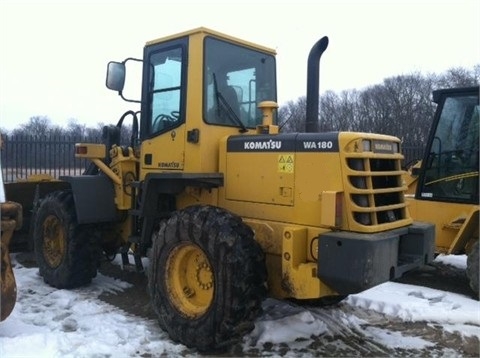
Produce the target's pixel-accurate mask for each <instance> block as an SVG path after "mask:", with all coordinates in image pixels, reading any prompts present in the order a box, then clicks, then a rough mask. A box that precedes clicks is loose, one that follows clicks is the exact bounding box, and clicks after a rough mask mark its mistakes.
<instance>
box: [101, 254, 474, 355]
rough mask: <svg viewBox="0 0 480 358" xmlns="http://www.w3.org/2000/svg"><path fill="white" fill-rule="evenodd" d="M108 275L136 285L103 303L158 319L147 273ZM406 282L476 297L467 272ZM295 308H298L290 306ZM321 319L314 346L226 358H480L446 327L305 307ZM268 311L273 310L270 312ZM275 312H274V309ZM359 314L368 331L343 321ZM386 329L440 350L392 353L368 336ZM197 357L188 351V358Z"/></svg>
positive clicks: (436, 273)
mask: <svg viewBox="0 0 480 358" xmlns="http://www.w3.org/2000/svg"><path fill="white" fill-rule="evenodd" d="M100 272H101V273H102V274H104V275H107V276H111V277H115V278H118V279H121V280H124V281H127V282H130V283H132V284H133V286H132V288H130V289H127V290H125V291H124V292H121V293H118V294H107V293H106V294H103V295H102V296H101V297H100V298H101V299H102V300H103V301H105V302H108V303H110V304H112V305H115V306H117V307H119V308H121V309H122V310H125V311H126V312H129V313H131V314H134V315H138V316H141V317H144V318H147V319H156V317H155V313H154V311H153V309H152V307H151V305H150V301H149V297H148V293H147V278H146V276H145V275H144V274H142V273H137V272H134V271H128V270H122V269H121V268H120V266H118V265H114V264H110V263H104V264H103V265H102V267H101V269H100ZM399 282H401V283H407V284H413V285H421V286H427V287H431V288H435V289H439V290H444V291H450V292H455V293H460V294H463V295H467V296H472V294H471V291H470V288H469V286H468V282H467V278H466V277H465V272H464V271H463V270H460V269H458V268H454V267H452V266H447V265H443V264H434V265H433V266H430V267H428V268H426V269H425V270H423V271H420V272H415V273H410V274H408V275H406V276H404V277H403V278H402V279H401V280H399ZM286 304H289V305H296V303H293V302H287V303H286ZM301 308H307V309H308V310H309V311H310V312H311V313H312V314H313V315H314V316H315V317H318V318H319V319H321V320H322V321H323V322H324V323H326V324H327V327H328V332H327V333H325V334H322V335H320V336H317V337H315V336H313V337H311V338H310V340H308V341H303V342H295V343H298V345H297V344H295V346H293V345H292V344H290V345H288V344H265V345H264V346H263V347H262V349H259V348H258V347H250V346H248V344H237V345H236V346H234V347H231V349H230V351H229V352H228V353H227V354H224V356H249V357H259V356H272V355H273V356H288V357H292V356H296V357H298V356H328V357H351V356H362V357H391V356H402V357H419V356H425V357H427V356H428V357H435V356H436V357H479V356H480V352H479V340H478V338H476V337H464V336H462V335H461V334H459V333H458V332H456V333H449V332H447V331H445V330H444V329H443V328H442V326H441V325H436V324H432V323H427V322H405V321H402V320H401V319H398V318H395V317H389V316H385V315H383V314H380V313H378V312H374V311H369V310H363V309H359V308H354V307H351V306H349V305H346V304H342V303H340V304H335V305H331V306H327V307H316V306H311V305H310V306H302V307H299V309H301ZM266 309H267V311H268V309H269V308H268V307H267V308H266ZM273 309H274V308H273V307H272V310H273ZM270 315H271V312H270ZM346 315H354V316H356V317H358V318H359V319H362V320H364V321H366V322H368V324H367V325H366V326H365V327H362V330H358V329H356V328H352V327H349V326H348V325H344V324H342V323H341V322H342V318H344V317H346ZM260 319H261V318H260ZM372 327H373V329H381V330H386V331H392V332H400V333H401V334H402V335H405V336H410V337H421V338H423V339H425V340H426V341H429V342H433V343H435V346H434V347H428V348H423V349H402V348H395V349H392V348H389V347H385V346H383V345H382V344H380V343H378V342H376V341H375V340H373V339H372V338H369V337H367V336H366V335H365V334H364V331H363V329H364V328H365V329H369V328H372ZM190 354H194V355H195V354H196V353H195V352H194V351H193V350H189V349H187V348H186V349H185V356H188V355H190Z"/></svg>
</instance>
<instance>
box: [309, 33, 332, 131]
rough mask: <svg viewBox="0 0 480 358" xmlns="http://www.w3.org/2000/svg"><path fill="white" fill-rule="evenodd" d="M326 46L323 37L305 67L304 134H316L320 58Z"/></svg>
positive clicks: (326, 39) (312, 50)
mask: <svg viewBox="0 0 480 358" xmlns="http://www.w3.org/2000/svg"><path fill="white" fill-rule="evenodd" d="M327 46H328V37H327V36H324V37H322V38H321V39H320V40H318V41H317V43H316V44H315V45H313V47H312V49H311V50H310V54H309V55H308V65H307V118H306V122H305V132H318V97H319V96H320V93H319V89H320V86H319V83H320V57H322V54H323V53H324V52H325V50H326V49H327Z"/></svg>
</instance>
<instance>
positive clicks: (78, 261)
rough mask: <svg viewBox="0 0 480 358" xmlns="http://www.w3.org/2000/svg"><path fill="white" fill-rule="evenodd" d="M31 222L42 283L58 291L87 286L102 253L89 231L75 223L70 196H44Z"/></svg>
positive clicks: (65, 194)
mask: <svg viewBox="0 0 480 358" xmlns="http://www.w3.org/2000/svg"><path fill="white" fill-rule="evenodd" d="M34 220H35V221H34V229H33V241H34V246H35V257H36V259H37V264H38V267H39V270H40V275H41V276H43V279H44V281H45V282H46V283H48V284H49V285H51V286H53V287H57V288H75V287H79V286H82V285H85V284H88V283H90V282H91V280H92V278H93V277H95V276H96V274H97V267H98V262H99V253H100V252H101V251H100V246H99V242H98V238H96V236H95V235H94V232H93V230H92V228H91V227H88V226H85V225H78V224H77V220H76V213H75V206H74V202H73V195H72V193H71V192H70V191H57V192H53V193H51V194H49V195H48V196H46V197H45V199H44V200H42V202H41V204H40V206H39V208H38V210H37V212H36V214H35V219H34Z"/></svg>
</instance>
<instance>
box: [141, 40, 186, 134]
mask: <svg viewBox="0 0 480 358" xmlns="http://www.w3.org/2000/svg"><path fill="white" fill-rule="evenodd" d="M181 84H182V49H181V48H180V47H178V48H173V49H167V50H163V51H159V52H156V53H154V54H153V55H152V56H151V57H150V83H149V93H150V96H151V108H150V116H149V117H150V118H149V126H150V133H158V132H162V131H164V130H168V129H171V128H173V127H176V126H177V125H179V124H180V100H181V93H180V90H181Z"/></svg>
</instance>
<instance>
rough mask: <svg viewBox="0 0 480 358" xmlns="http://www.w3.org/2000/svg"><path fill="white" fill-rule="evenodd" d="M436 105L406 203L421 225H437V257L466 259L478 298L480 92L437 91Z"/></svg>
mask: <svg viewBox="0 0 480 358" xmlns="http://www.w3.org/2000/svg"><path fill="white" fill-rule="evenodd" d="M433 100H434V102H435V103H437V109H436V112H435V116H434V120H433V123H432V126H431V132H430V136H429V139H428V142H427V146H426V149H425V154H424V157H423V159H422V160H421V161H419V162H418V163H417V164H416V165H414V166H413V167H412V168H411V169H410V170H409V173H408V175H407V176H406V177H405V178H406V183H407V184H408V194H407V195H406V197H407V202H408V204H409V210H410V214H411V215H412V217H413V218H415V219H416V220H425V221H428V222H432V223H434V224H435V226H436V240H435V242H436V252H437V253H442V254H467V255H468V256H467V270H466V273H467V276H468V280H469V283H470V287H471V288H472V290H473V292H474V294H475V295H476V296H477V297H478V294H479V275H478V271H479V269H478V266H479V246H478V245H479V244H478V227H479V222H478V211H479V203H478V200H479V193H478V183H479V179H478V171H479V162H478V146H479V127H478V121H479V115H480V105H479V87H478V86H476V87H468V88H449V89H441V90H437V91H434V92H433Z"/></svg>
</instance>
